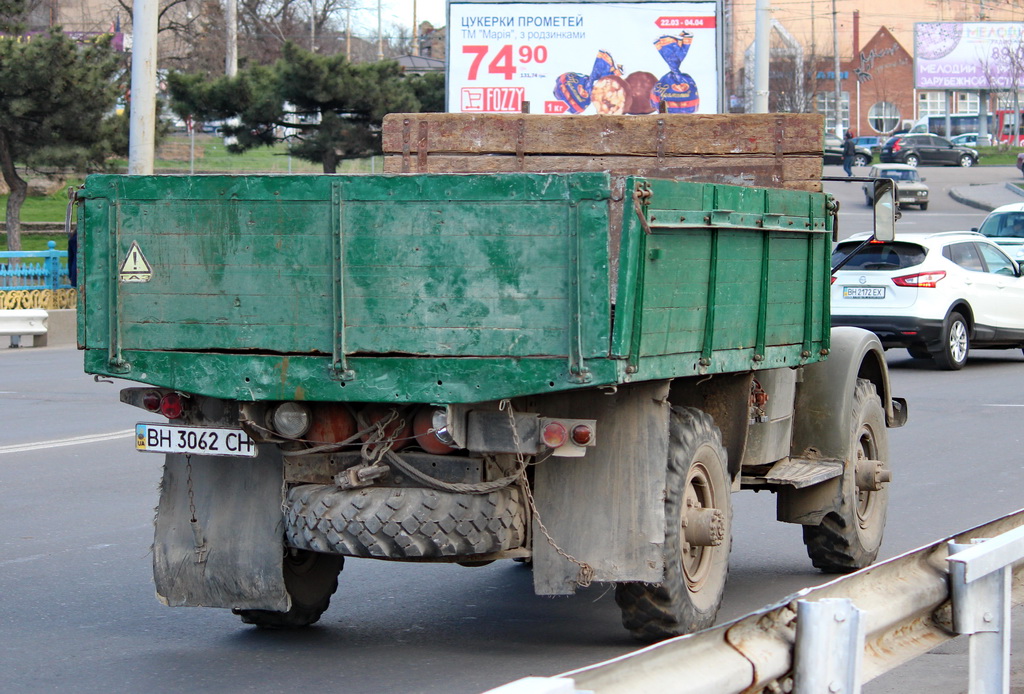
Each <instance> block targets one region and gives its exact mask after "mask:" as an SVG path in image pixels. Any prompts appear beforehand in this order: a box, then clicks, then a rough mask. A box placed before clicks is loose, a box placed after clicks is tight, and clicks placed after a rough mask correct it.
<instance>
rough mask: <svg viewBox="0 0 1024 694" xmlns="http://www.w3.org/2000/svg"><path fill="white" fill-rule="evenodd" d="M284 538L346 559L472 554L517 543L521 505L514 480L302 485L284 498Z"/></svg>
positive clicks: (522, 530) (522, 533)
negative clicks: (461, 488) (475, 484)
mask: <svg viewBox="0 0 1024 694" xmlns="http://www.w3.org/2000/svg"><path fill="white" fill-rule="evenodd" d="M285 538H286V542H287V543H288V544H289V545H291V546H292V547H298V548H301V549H309V550H313V551H315V552H330V553H332V554H343V555H346V556H350V557H370V558H377V559H429V558H437V557H471V556H473V555H478V554H488V553H491V552H500V551H502V550H506V549H514V548H516V547H521V546H522V545H523V543H524V541H525V538H526V509H525V506H524V504H523V497H522V493H521V492H520V490H519V488H518V487H515V486H510V487H505V488H503V489H499V490H497V491H494V492H491V493H489V494H457V493H452V492H443V491H437V490H433V489H420V488H410V487H365V488H363V489H350V490H342V489H338V488H337V487H334V486H330V485H320V484H304V485H300V486H298V487H294V488H293V489H291V490H290V491H289V492H288V498H287V499H286V500H285Z"/></svg>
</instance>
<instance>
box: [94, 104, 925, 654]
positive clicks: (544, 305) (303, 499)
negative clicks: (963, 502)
mask: <svg viewBox="0 0 1024 694" xmlns="http://www.w3.org/2000/svg"><path fill="white" fill-rule="evenodd" d="M821 126H822V124H821V120H820V118H819V117H816V116H807V115H771V116H767V115H759V116H735V115H732V116H685V115H679V116H677V115H654V116H649V117H647V116H636V117H633V116H625V117H614V116H608V117H601V116H594V117H588V118H559V117H549V116H540V115H535V116H531V115H522V116H518V115H511V116H466V115H445V114H423V115H419V114H416V115H391V116H388V118H387V120H386V121H385V126H384V132H383V138H384V146H385V151H386V153H387V160H386V168H387V171H388V173H385V174H381V175H342V176H326V175H324V176H290V175H289V176H249V175H245V176H241V175H240V176H111V175H96V176H90V177H89V178H88V179H87V181H86V183H85V184H84V186H83V187H82V188H81V189H80V190H79V191H78V192H77V198H76V199H77V203H78V207H79V212H78V230H79V244H80V248H81V251H80V255H79V257H80V263H81V266H80V277H81V278H82V279H81V283H80V284H81V288H80V298H79V301H80V303H79V324H78V331H79V332H78V339H79V343H80V346H81V348H82V349H84V350H85V369H86V371H88V372H89V373H93V374H97V375H101V376H111V377H118V378H122V379H129V380H133V381H137V382H139V383H141V384H146V385H143V386H140V387H132V388H127V389H125V390H123V391H122V392H121V399H122V400H123V401H124V402H126V403H128V404H131V405H134V406H137V407H140V408H142V409H143V410H145V411H146V412H147V416H146V422H144V423H140V424H139V425H138V427H137V432H136V434H137V435H136V447H137V449H139V450H142V451H151V452H158V453H163V454H165V459H164V471H163V481H162V485H161V489H160V501H159V507H158V510H157V514H156V521H155V526H156V527H155V541H154V552H153V564H154V576H155V584H156V591H157V594H158V597H159V599H160V600H161V601H162V602H163V603H165V604H167V605H198V606H209V607H221V608H232V609H233V610H234V611H235V612H236V613H237V614H239V615H240V616H241V618H242V619H243V620H244V621H245V622H247V623H251V624H255V625H258V626H262V627H296V626H304V625H308V624H312V623H313V622H316V621H317V620H318V619H319V618H320V616H321V614H322V613H323V612H324V610H326V609H327V607H328V602H329V600H330V597H331V595H332V594H333V593H334V591H335V589H336V587H337V579H338V576H339V572H340V571H341V569H342V567H343V562H344V557H346V556H348V557H371V558H378V559H386V560H397V561H411V562H423V561H431V562H458V563H460V564H464V565H467V566H476V565H482V564H485V563H488V562H491V561H493V560H496V559H508V558H519V559H522V560H527V561H530V562H531V563H532V570H533V579H534V586H535V589H536V592H537V593H538V594H544V595H564V594H571V593H572V592H573V591H574V590H575V588H576V587H577V586H579V585H586V584H588V583H590V582H592V581H593V582H604V583H609V584H614V585H615V586H616V601H617V603H618V604H619V606H620V607H621V610H622V617H623V623H624V625H625V627H626V628H627V629H628V630H629V631H630V632H632V633H633V634H634V635H635V636H637V637H638V638H640V639H642V640H657V639H661V638H665V637H668V636H672V635H675V634H679V633H684V632H689V631H693V630H697V629H701V628H704V627H707V626H709V625H711V624H712V623H713V622H714V619H715V615H716V612H717V610H718V608H719V605H720V603H721V601H722V595H723V590H724V586H725V581H726V574H727V562H728V556H729V550H730V545H731V540H732V530H731V521H732V506H731V494H732V492H734V491H737V490H740V489H755V490H767V491H770V492H775V493H776V494H777V497H778V519H779V520H781V521H785V522H790V523H799V524H802V525H803V529H804V534H803V538H804V544H805V545H806V548H807V553H808V554H809V556H810V558H811V561H812V562H813V564H814V565H815V566H817V567H819V568H821V569H823V570H825V571H839V572H842V571H850V570H854V569H857V568H860V567H863V566H865V565H867V564H869V563H871V562H872V561H873V560H874V559H875V557H876V555H877V553H878V549H879V545H880V543H881V539H882V532H883V527H884V524H885V516H886V502H887V484H888V481H889V476H890V473H889V463H888V445H887V438H886V435H887V434H886V428H887V427H893V426H900V425H901V424H902V423H903V421H904V420H905V418H906V406H905V403H903V402H902V401H901V400H899V399H898V398H894V397H893V395H892V393H891V390H890V384H889V377H888V372H887V370H886V365H885V360H884V359H883V356H882V349H881V347H880V345H879V343H878V341H877V340H876V339H875V338H874V337H873V336H872V335H871V334H870V333H868V332H865V331H861V330H856V329H850V328H842V329H835V330H830V324H829V301H828V290H829V258H830V250H831V241H832V238H833V232H834V229H835V224H836V214H835V213H836V206H835V204H834V202H833V200H832V199H831V198H830V197H829V196H827V195H825V194H823V193H821V192H820V190H821V181H820V177H821V154H820V150H818V148H817V147H816V143H818V142H820V140H821ZM809 148H810V149H809ZM736 184H738V185H736ZM882 202H883V206H884V205H885V204H887V205H888V206H889V207H888V210H889V217H890V220H889V222H890V224H891V217H892V206H891V198H888V199H887V200H883V201H882ZM154 420H156V421H154Z"/></svg>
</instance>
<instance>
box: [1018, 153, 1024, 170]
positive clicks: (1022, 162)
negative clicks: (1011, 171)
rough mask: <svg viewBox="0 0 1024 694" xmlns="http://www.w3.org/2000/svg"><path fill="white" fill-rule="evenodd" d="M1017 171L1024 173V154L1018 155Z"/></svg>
mask: <svg viewBox="0 0 1024 694" xmlns="http://www.w3.org/2000/svg"><path fill="white" fill-rule="evenodd" d="M1017 170H1018V171H1020V172H1021V173H1024V152H1019V153H1018V154H1017Z"/></svg>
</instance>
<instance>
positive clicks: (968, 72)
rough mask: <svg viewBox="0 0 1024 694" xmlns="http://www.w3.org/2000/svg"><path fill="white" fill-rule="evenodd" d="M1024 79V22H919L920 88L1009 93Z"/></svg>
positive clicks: (916, 33)
mask: <svg viewBox="0 0 1024 694" xmlns="http://www.w3.org/2000/svg"><path fill="white" fill-rule="evenodd" d="M1022 81H1024V24H1022V23H1020V22H918V23H916V24H914V86H915V87H916V88H917V89H965V90H970V89H1009V88H1011V87H1013V86H1015V83H1016V84H1020V83H1021V82H1022Z"/></svg>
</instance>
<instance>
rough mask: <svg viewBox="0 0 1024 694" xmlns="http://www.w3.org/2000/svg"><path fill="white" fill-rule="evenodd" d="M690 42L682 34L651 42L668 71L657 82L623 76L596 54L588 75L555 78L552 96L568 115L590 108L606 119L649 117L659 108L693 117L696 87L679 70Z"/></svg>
mask: <svg viewBox="0 0 1024 694" xmlns="http://www.w3.org/2000/svg"><path fill="white" fill-rule="evenodd" d="M692 42H693V35H692V34H690V33H689V32H685V31H683V32H680V34H679V35H678V36H662V37H660V38H659V39H658V40H657V41H655V42H654V46H655V48H656V49H657V51H658V53H659V54H660V55H661V57H662V59H663V60H664V61H665V62H666V63H667V64H668V67H669V71H668V72H667V73H666V74H665V75H663V76H662V77H661V78H660V79H659V78H657V77H655V76H654V75H653V74H652V73H650V72H643V71H638V72H632V73H630V74H628V75H626V74H625V73H624V72H623V70H622V66H621V65H617V64H616V63H615V61H614V60H613V59H612V56H611V54H610V53H609V52H608V51H605V50H601V51H598V53H597V58H596V59H595V61H594V67H593V69H592V70H591V71H590V74H589V75H584V74H582V73H579V72H566V73H563V74H561V75H559V76H558V78H557V79H556V80H555V89H554V96H555V98H556V99H558V100H559V101H561V102H563V103H564V104H565V105H566V111H568V112H569V113H572V114H579V113H583V112H584V111H585V110H586V109H587V108H588V107H589V106H591V105H593V107H594V111H595V112H596V113H597V114H599V115H606V116H619V115H623V114H627V113H628V114H636V115H642V114H646V113H653V112H655V111H658V110H660V109H661V108H662V105H664V110H665V111H666V112H667V113H694V112H695V111H696V110H697V108H698V106H699V105H700V97H699V95H698V93H697V83H696V82H695V81H694V80H693V78H692V77H690V75H689V74H687V73H685V72H681V71H680V69H679V67H680V65H681V64H682V62H683V59H684V58H686V54H687V53H688V52H689V50H690V44H691V43H692Z"/></svg>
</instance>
